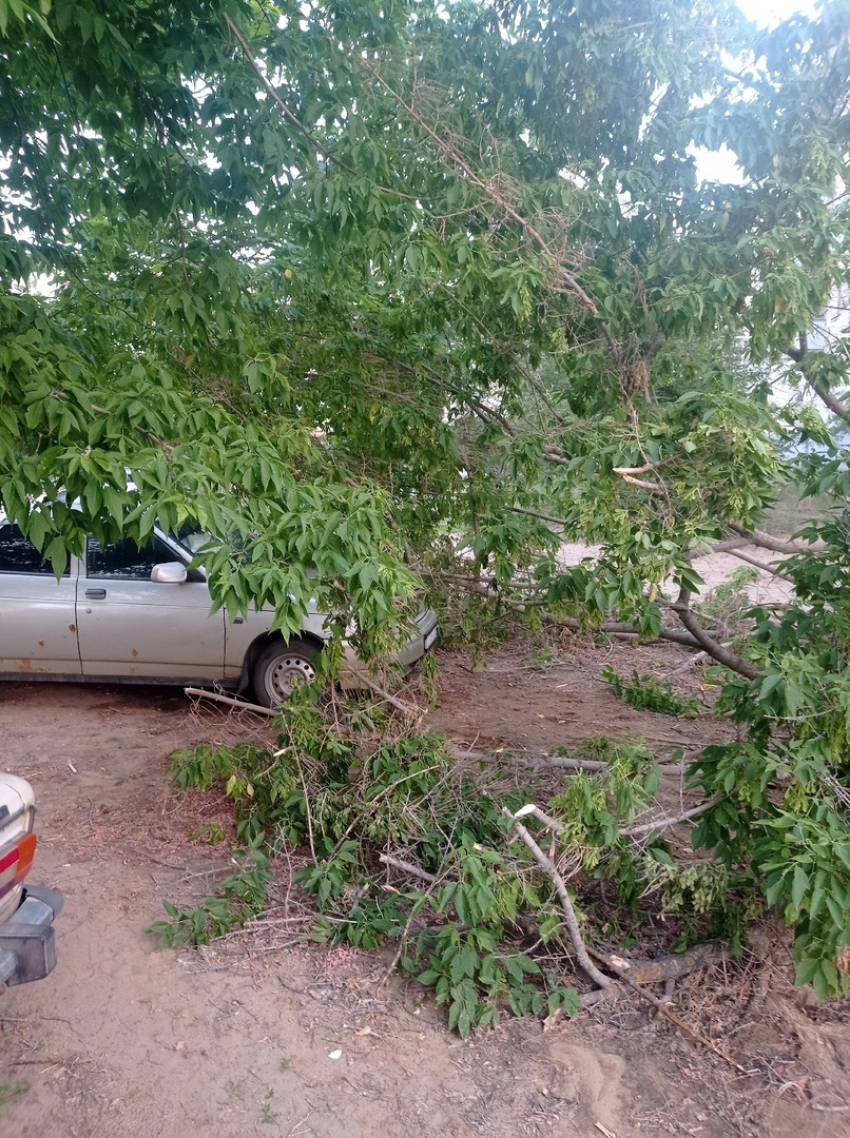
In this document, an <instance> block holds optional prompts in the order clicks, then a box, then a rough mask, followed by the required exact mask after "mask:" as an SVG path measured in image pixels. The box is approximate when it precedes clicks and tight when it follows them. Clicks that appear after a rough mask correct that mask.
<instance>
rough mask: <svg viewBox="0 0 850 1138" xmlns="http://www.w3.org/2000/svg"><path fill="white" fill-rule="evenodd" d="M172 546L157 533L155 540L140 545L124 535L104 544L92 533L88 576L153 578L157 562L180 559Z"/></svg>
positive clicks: (114, 578) (137, 579)
mask: <svg viewBox="0 0 850 1138" xmlns="http://www.w3.org/2000/svg"><path fill="white" fill-rule="evenodd" d="M176 560H177V557H176V556H175V554H174V551H173V550H172V549H169V547H168V546H167V545H166V544H165V542H164V541H160V539H159V538H158V537H155V538H154V540H153V543H152V544H150V545H147V546H146V547H145V548H144V549H139V547H138V546H137V545H136V543H135V542H134V541H133V539H132V538H129V537H122V538H121V539H120V541H113V542H111V543H110V544H109V545H104V546H101V545H99V544H98V542H96V541H95V539H94V538H93V537H90V538H89V539H88V541H87V543H86V576H87V577H105V578H111V579H113V580H116V579H117V580H132V581H149V580H150V575H151V570H152V569H153V567H154V565H161V564H162V563H163V562H164V561H176Z"/></svg>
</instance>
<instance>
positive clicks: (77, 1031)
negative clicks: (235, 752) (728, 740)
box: [0, 642, 850, 1138]
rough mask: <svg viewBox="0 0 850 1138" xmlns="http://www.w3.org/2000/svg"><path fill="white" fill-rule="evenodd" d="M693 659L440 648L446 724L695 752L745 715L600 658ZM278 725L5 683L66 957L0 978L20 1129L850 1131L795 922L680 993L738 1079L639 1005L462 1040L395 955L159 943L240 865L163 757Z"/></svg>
mask: <svg viewBox="0 0 850 1138" xmlns="http://www.w3.org/2000/svg"><path fill="white" fill-rule="evenodd" d="M681 659H682V657H681V656H680V655H679V654H678V653H677V652H676V651H675V649H671V650H669V652H668V650H667V649H660V650H655V649H640V650H638V651H635V650H632V649H627V648H621V647H619V646H617V647H615V648H614V649H613V650H612V649H611V648H610V647H597V646H594V645H587V644H584V643H579V642H576V643H575V644H574V645H572V647H568V648H567V650H566V652H564V653H563V654H562V655H558V657H557V659H555V660H554V661H552V662H551V664H548V663H547V666H546V667H545V668H544V669H540V668H537V667H532V666H530V659H529V657H528V656H526V655H525V654H524V652H523V651H518V652H513V653H511V654H504V653H503V654H498V655H494V656H493V657H492V658H491V659H490V661H489V663H488V666H487V667H486V668H485V669H482V668H477V669H473V668H472V667H471V664H470V661H469V660H468V659H466V658H464V657H461V656H457V655H444V656H443V658H442V659H441V680H440V706H439V708H438V709H437V710H436V711H435V712H434V715H433V722H434V724H435V726H438V727H441V728H443V729H445V730H447V731H448V733H449V734H450V735H451V737H452V738H453V739H455V740H457V741H459V742H465V743H467V744H468V745H470V746H472V745H475V746H477V747H484V746H499V745H503V746H506V745H510V746H512V747H520V748H525V749H528V750H537V749H539V750H551V749H552V748H553V747H554V746H557V745H559V744H566V745H569V744H570V743H571V742H574V741H576V740H578V739H581V738H583V737H586V736H588V735H593V734H599V733H600V732H603V731H604V732H607V733H612V732H615V733H622V734H623V735H624V736H625V735H629V736H635V735H637V736H641V737H643V738H645V739H646V740H647V741H648V742H650V743H651V744H652V745H671V746H676V745H678V746H682V747H683V748H685V749H686V750H687V749H692V748H694V747H696V746H699V745H701V744H703V743H704V742H706V741H709V740H710V739H716V738H720V737H724V733H728V728H727V727H725V726H724V725H722V724H718V723H717V722H716V721H715V720H713V719H711V718H710V717H709V716H708V715H706V716H705V717H704V718H699V719H696V720H675V719H670V718H669V717H667V716H660V715H654V714H648V713H641V714H639V713H637V712H633V711H631V710H630V709H628V708H626V707H624V706H623V705H622V704H621V703H619V702H618V701H617V700H616V699H615V697H614V696H613V694H612V693H611V691H610V689H609V688H608V686H607V685H605V684H604V682H603V681H602V680H601V679H600V676H599V671H600V669H601V667H602V666H603V664H604V663H606V662H609V663H610V662H614V664H615V666H616V667H618V669H620V670H623V671H625V670H630V669H631V667H632V666H635V667H638V668H639V670H641V671H653V670H655V671H656V672H658V673H659V674H662V673H663V672H664V671H665V670H667V669H669V667H670V666H671V665H673V664H675V663H677V662H680V661H681ZM264 729H265V728H264V727H262V726H261V727H257V726H256V723H255V721H253V720H246V721H243V722H242V723H241V724H240V723H234V721H233V720H232V719H228V718H227V716H226V714H224V713H223V712H221V711H219V710H218V709H215V708H210V709H209V710H204V711H203V712H202V713H201V714H200V716H199V715H197V714H195V713H193V712H192V711H191V709H190V708H189V707H188V705H187V703H186V701H185V699H184V698H183V696H182V695H180V694H175V693H174V692H171V691H169V690H167V689H150V688H115V689H110V688H105V687H100V688H91V687H76V686H71V685H58V684H56V685H54V684H9V685H4V686H3V687H2V689H0V737H2V740H3V750H2V765H3V767H4V768H5V769H8V770H11V771H13V772H15V773H18V774H22V775H24V776H26V777H27V778H29V779H30V781H32V782H33V784H34V786H35V788H36V793H37V796H38V803H39V816H38V828H39V833H40V839H41V844H40V847H39V852H38V855H37V862H36V873H35V875H34V876H35V877H36V879H37V880H39V881H41V882H43V883H44V884H47V885H53V886H56V887H58V888H60V889H61V890H62V891H63V892H64V894H65V897H66V909H65V912H64V913H63V914H62V916H61V918H60V919H59V921H58V923H57V940H58V954H59V963H58V966H57V968H56V971H55V972H54V973H53V974H52V975H51V976H50V977H49V978H48V979H47V980H45V981H42V982H40V983H38V984H33V985H30V986H25V987H21V988H16V989H10V990H8V991H7V992H6V993H5V994H4V995H3V996H2V997H0V1084H3V1083H10V1082H13V1081H18V1080H22V1079H23V1080H26V1081H27V1082H28V1083H29V1089H28V1090H26V1091H25V1092H23V1093H21V1094H18V1095H15V1096H14V1097H11V1098H9V1099H8V1101H7V1102H6V1105H5V1108H4V1110H5V1113H4V1117H3V1121H2V1126H3V1132H4V1133H8V1134H14V1135H16V1136H18V1138H52V1136H57V1138H58V1136H62V1138H77V1136H79V1138H93V1136H95V1135H99V1136H109V1138H111V1136H113V1135H116V1136H121V1138H176V1136H182V1135H186V1134H191V1133H198V1134H204V1135H210V1136H214V1138H231V1136H232V1138H235V1136H236V1135H239V1136H240V1138H241V1136H244V1135H257V1136H261V1138H266V1136H269V1138H271V1136H280V1138H310V1136H315V1138H337V1136H340V1138H342V1136H343V1135H344V1136H345V1138H361V1136H365V1135H370V1136H371V1135H387V1136H389V1138H395V1136H398V1138H403V1136H404V1138H406V1136H409V1135H422V1136H425V1138H427V1136H430V1135H433V1136H435V1138H436V1136H437V1135H440V1136H441V1138H444V1136H457V1138H462V1136H467V1135H476V1134H482V1135H485V1134H486V1135H488V1136H496V1138H499V1136H502V1135H504V1136H505V1138H507V1136H509V1135H510V1136H525V1135H529V1136H542V1135H553V1136H555V1135H557V1136H563V1138H574V1136H575V1138H579V1136H581V1138H592V1136H594V1135H599V1134H603V1135H604V1134H606V1133H610V1134H614V1135H616V1136H617V1138H638V1136H639V1135H664V1134H673V1135H699V1136H700V1138H725V1136H731V1135H759V1136H761V1135H769V1136H771V1138H785V1136H786V1135H787V1136H788V1138H790V1136H791V1135H794V1136H795V1138H796V1136H799V1135H821V1134H823V1135H836V1136H842V1135H850V1113H845V1112H842V1111H835V1110H832V1111H828V1110H826V1109H824V1110H820V1111H817V1110H814V1109H813V1104H814V1105H816V1106H820V1107H823V1108H828V1107H836V1106H843V1105H846V1104H847V1099H846V1098H845V1095H846V1089H845V1087H846V1071H845V1059H844V1056H845V1055H846V1054H847V1053H848V1046H847V1044H848V1042H850V1029H849V1028H848V1025H847V1023H846V1022H845V1021H844V1018H843V1017H845V1016H850V1011H848V1008H847V1006H846V1004H844V1005H842V1004H837V1005H834V1006H832V1007H831V1008H829V1009H817V1008H813V1007H811V1006H809V1005H808V1004H807V1003H806V1001H805V999H802V998H801V997H800V995H799V994H794V993H793V992H792V990H791V988H790V982H789V974H790V973H789V967H788V962H787V950H786V948H785V947H784V946H783V945H781V944H780V945H778V946H777V945H776V944H773V943H771V944H770V945H769V951H768V949H767V948H765V947H762V948H760V949H759V950H755V949H754V950H753V951H752V952H750V953H749V954H748V955H747V956H746V958H745V959H744V960H742V961H740V962H736V963H734V964H718V965H716V966H714V967H713V968H712V969H711V970H710V971H708V972H703V973H701V974H699V975H698V976H695V977H693V978H691V979H690V980H689V981H686V982H684V983H683V984H682V985H681V986H680V988H679V990H678V991H677V1006H679V1007H680V1008H681V1010H682V1014H683V1015H685V1016H686V1017H688V1018H689V1020H690V1021H691V1022H694V1023H695V1024H697V1025H699V1027H700V1030H702V1031H703V1032H705V1033H706V1034H708V1035H710V1036H711V1037H712V1038H713V1039H715V1040H716V1041H717V1042H718V1043H719V1044H720V1045H721V1046H723V1047H724V1048H726V1049H728V1050H730V1051H731V1052H733V1053H734V1055H735V1058H736V1060H737V1061H738V1062H740V1063H741V1065H742V1066H744V1067H745V1068H746V1069H747V1070H750V1069H752V1070H753V1072H754V1073H753V1074H751V1075H747V1076H742V1075H740V1074H739V1073H737V1072H735V1071H733V1070H732V1069H731V1068H729V1067H728V1066H727V1065H725V1064H724V1063H723V1061H722V1060H721V1059H719V1058H718V1057H717V1056H715V1055H713V1054H711V1053H710V1052H708V1051H706V1050H705V1049H703V1048H699V1047H696V1046H695V1045H694V1044H693V1043H691V1042H688V1041H687V1040H685V1039H683V1038H680V1037H678V1036H677V1035H676V1034H675V1033H674V1031H673V1029H672V1028H671V1027H670V1026H669V1025H667V1024H666V1023H661V1022H656V1021H655V1019H654V1013H653V1012H652V1009H649V1010H647V1008H646V1007H645V1006H644V1005H642V1004H640V1003H638V1002H631V1001H626V1002H624V1003H622V1004H619V1003H618V1004H617V1005H616V1006H615V1007H612V1008H611V1009H608V1010H603V1009H602V1008H599V1009H597V1010H596V1011H594V1012H592V1013H591V1012H585V1013H582V1015H581V1017H580V1018H579V1019H578V1020H577V1021H573V1022H569V1021H566V1022H561V1021H557V1022H556V1023H554V1024H553V1025H551V1027H550V1028H549V1029H548V1030H544V1026H543V1025H542V1024H541V1023H540V1022H539V1021H536V1020H533V1019H525V1020H505V1021H504V1022H503V1024H502V1026H501V1027H500V1028H499V1029H497V1030H495V1031H492V1032H487V1033H483V1034H481V1035H479V1036H477V1037H474V1038H473V1039H471V1040H469V1041H467V1042H466V1043H461V1042H460V1041H459V1040H457V1039H456V1038H454V1037H452V1036H450V1035H449V1034H448V1033H447V1031H446V1029H445V1023H444V1018H443V1015H442V1014H441V1013H440V1011H439V1010H437V1009H435V1008H434V1007H433V1004H432V1002H431V1000H430V998H429V997H428V996H427V994H426V993H424V991H423V989H421V988H420V987H419V986H417V985H406V984H405V983H404V982H403V981H402V980H401V979H399V978H394V979H392V980H390V981H389V983H386V984H383V983H381V981H382V980H383V978H384V973H385V971H386V968H387V963H388V959H387V958H386V957H382V956H374V955H367V954H364V953H360V952H357V951H355V950H353V949H350V948H337V949H327V948H323V947H319V946H315V945H305V944H303V943H300V942H297V940H296V937H295V935H294V934H293V935H290V933H291V932H292V930H288V929H287V928H286V927H284V926H279V925H274V924H270V925H268V926H266V927H265V928H263V929H260V930H258V931H255V932H251V933H250V934H240V935H237V936H234V937H231V938H229V939H227V940H225V941H222V942H218V943H216V944H215V945H214V946H212V947H210V948H208V949H204V950H199V951H192V950H186V951H181V952H174V951H166V952H157V951H155V948H154V942H153V939H152V938H151V937H149V936H146V935H145V934H144V932H143V930H144V928H145V927H146V926H147V925H148V924H150V923H151V922H152V921H154V920H156V919H158V918H159V917H160V916H161V915H162V911H161V899H162V898H163V897H171V898H175V899H178V900H180V901H181V902H184V903H185V902H190V901H192V900H193V899H197V898H199V897H202V896H204V895H206V894H207V893H208V892H209V891H210V890H212V889H213V888H214V885H215V883H216V881H218V880H219V879H220V878H221V876H223V875H224V874H225V873H226V872H227V870H228V863H227V860H226V859H225V858H223V857H222V856H221V854H220V852H218V850H220V848H221V847H218V850H217V848H216V847H206V846H204V845H198V844H195V843H191V842H189V841H188V838H187V835H188V833H189V832H190V831H191V830H194V829H198V828H200V826H202V825H203V824H205V823H207V822H209V821H212V820H215V819H216V818H217V817H219V815H220V811H218V813H217V810H218V808H217V805H216V803H215V801H214V800H209V799H200V798H199V797H194V798H193V797H189V798H187V799H186V800H184V801H183V802H182V803H180V804H176V803H175V801H174V799H173V797H172V795H171V793H170V790H169V788H168V785H167V780H166V776H165V765H166V756H167V755H168V753H169V752H170V751H171V750H173V749H174V748H176V747H178V746H186V745H189V744H192V743H195V742H199V741H201V740H204V739H209V738H212V737H217V738H221V737H222V736H223V735H225V734H228V733H229V734H230V736H231V737H244V735H245V733H246V732H248V731H251V732H255V733H262V731H263V730H264ZM221 817H222V818H223V817H224V816H223V815H221ZM765 961H767V963H765ZM650 1013H652V1014H650ZM337 1053H340V1054H339V1056H338V1057H336V1056H337ZM600 1127H601V1129H600Z"/></svg>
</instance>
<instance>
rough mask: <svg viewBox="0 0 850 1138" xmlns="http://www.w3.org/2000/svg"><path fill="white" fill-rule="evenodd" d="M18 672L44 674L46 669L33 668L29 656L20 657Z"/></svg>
mask: <svg viewBox="0 0 850 1138" xmlns="http://www.w3.org/2000/svg"><path fill="white" fill-rule="evenodd" d="M18 671H19V672H29V673H31V674H32V673H35V672H46V671H47V669H46V668H34V667H33V663H32V660H31V659H30V657H29V656H22V657H21V666H20V667H19V668H18Z"/></svg>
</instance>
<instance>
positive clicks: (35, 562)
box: [0, 519, 82, 677]
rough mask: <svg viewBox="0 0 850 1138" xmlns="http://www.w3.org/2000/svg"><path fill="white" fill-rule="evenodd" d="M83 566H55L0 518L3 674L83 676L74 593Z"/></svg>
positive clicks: (0, 665)
mask: <svg viewBox="0 0 850 1138" xmlns="http://www.w3.org/2000/svg"><path fill="white" fill-rule="evenodd" d="M78 571H79V562H78V561H77V559H76V558H75V557H70V558H69V559H68V565H67V567H66V569H65V572H64V573H63V574H62V576H61V577H60V578H59V580H58V581H57V580H56V574H55V573H54V572H53V566H52V564H51V563H50V562H49V561H45V560H44V559H43V558H42V556H41V554H40V553H39V552H38V550H37V549H36V548H35V546H34V545H33V544H32V542H30V541H29V540H28V539H27V538H25V537H24V535H23V534H22V533H21V531H20V530H19V529H18V527H17V526H15V525H11V524H10V523H9V522H7V521H6V520H5V519H3V520H0V672H6V673H9V672H14V673H18V674H20V675H21V676H22V677H25V676H27V675H59V676H79V675H80V673H81V671H82V667H81V664H80V653H79V649H78V645H77V616H76V608H75V606H76V594H77V574H78Z"/></svg>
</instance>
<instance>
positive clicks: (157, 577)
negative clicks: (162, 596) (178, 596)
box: [151, 561, 189, 585]
mask: <svg viewBox="0 0 850 1138" xmlns="http://www.w3.org/2000/svg"><path fill="white" fill-rule="evenodd" d="M188 576H189V574H188V572H187V570H186V566H185V565H184V564H183V562H182V561H165V562H164V563H163V564H162V565H154V567H153V569H151V580H152V581H153V583H154V584H155V585H183V584H185V582H186V578H187V577H188Z"/></svg>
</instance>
